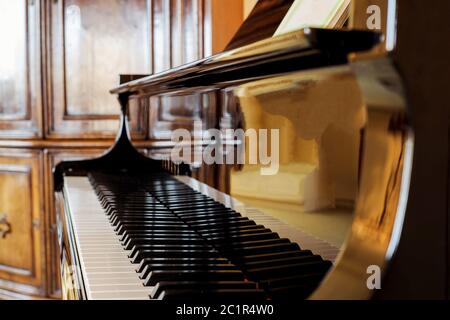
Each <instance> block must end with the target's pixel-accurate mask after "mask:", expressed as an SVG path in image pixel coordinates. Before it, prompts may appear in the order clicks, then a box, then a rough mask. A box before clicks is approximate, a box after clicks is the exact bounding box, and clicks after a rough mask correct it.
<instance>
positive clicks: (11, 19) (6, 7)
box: [0, 0, 43, 139]
mask: <svg viewBox="0 0 450 320" xmlns="http://www.w3.org/2000/svg"><path fill="white" fill-rule="evenodd" d="M41 3H42V1H40V0H35V1H29V0H19V1H8V0H1V1H0V11H1V14H2V18H1V19H0V42H1V43H2V44H8V45H2V48H1V50H2V52H1V55H0V139H1V138H3V139H12V138H16V139H26V138H40V137H42V134H43V133H42V103H41V102H42V101H41V69H40V57H41V55H40V50H41V49H40V28H41V20H40V10H41Z"/></svg>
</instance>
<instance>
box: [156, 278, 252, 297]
mask: <svg viewBox="0 0 450 320" xmlns="http://www.w3.org/2000/svg"><path fill="white" fill-rule="evenodd" d="M192 288H196V289H200V290H204V291H211V290H220V289H221V290H224V289H229V290H232V289H257V284H256V283H255V282H252V281H245V282H244V281H203V282H194V281H160V282H158V284H157V285H156V286H154V287H153V289H152V290H151V292H150V297H152V298H153V299H157V298H158V297H159V296H160V295H161V294H162V292H163V291H165V290H188V289H192Z"/></svg>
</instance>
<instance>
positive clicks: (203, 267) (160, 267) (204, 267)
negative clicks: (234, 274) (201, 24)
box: [139, 263, 238, 280]
mask: <svg viewBox="0 0 450 320" xmlns="http://www.w3.org/2000/svg"><path fill="white" fill-rule="evenodd" d="M183 270H196V271H226V270H238V268H237V267H236V266H235V265H233V264H229V263H228V264H214V263H213V264H202V263H186V264H169V263H161V264H147V265H146V266H145V267H144V270H143V271H142V272H141V274H140V276H139V278H140V279H142V280H145V279H147V277H148V275H149V273H150V272H152V271H183Z"/></svg>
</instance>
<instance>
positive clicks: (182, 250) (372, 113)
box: [54, 29, 412, 301]
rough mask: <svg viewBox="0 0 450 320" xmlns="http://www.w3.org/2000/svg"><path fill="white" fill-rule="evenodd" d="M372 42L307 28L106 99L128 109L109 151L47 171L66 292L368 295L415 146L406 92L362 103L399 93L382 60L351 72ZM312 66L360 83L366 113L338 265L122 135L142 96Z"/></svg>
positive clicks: (360, 34)
mask: <svg viewBox="0 0 450 320" xmlns="http://www.w3.org/2000/svg"><path fill="white" fill-rule="evenodd" d="M380 38H381V37H380V35H379V34H377V33H371V32H365V31H338V30H321V29H307V30H302V31H297V32H294V33H290V34H287V35H284V36H279V37H274V38H272V39H269V40H263V41H261V42H258V43H255V44H252V45H248V46H246V47H243V48H239V49H235V50H231V51H229V52H225V53H223V54H219V55H217V56H215V57H212V58H208V59H204V60H201V61H198V62H195V63H191V64H189V65H185V66H182V67H180V68H177V69H175V70H171V71H167V72H163V73H160V74H157V75H153V76H149V77H144V78H142V79H139V80H135V81H132V82H129V83H126V84H123V85H121V86H120V87H118V88H116V89H114V90H112V91H111V92H112V93H114V94H118V95H119V101H120V103H121V107H122V117H121V130H120V132H119V134H118V138H117V141H116V144H115V145H114V146H113V147H112V148H111V150H110V151H109V152H108V153H107V154H105V155H104V156H103V157H101V158H98V159H93V160H88V161H79V162H65V163H61V164H59V165H58V166H57V167H56V169H55V172H54V179H55V188H56V191H58V192H60V191H62V201H63V202H64V206H63V207H64V212H63V213H62V215H61V221H62V222H61V223H62V224H64V226H63V228H62V232H61V233H60V239H61V241H60V242H61V247H62V250H63V256H64V257H65V259H63V268H62V270H70V269H71V268H67V267H66V266H65V265H64V263H66V264H72V266H73V267H72V269H73V270H74V273H75V275H74V276H73V277H70V276H68V275H67V274H65V275H64V276H65V277H66V278H71V279H72V280H71V281H74V282H75V284H76V286H75V289H74V288H73V286H72V287H71V286H66V289H67V291H66V292H65V294H66V297H74V298H79V299H80V298H81V299H102V298H104V299H114V298H118V299H122V298H123V299H127V298H128V299H144V298H147V297H148V298H151V299H163V300H177V301H178V300H181V301H186V300H201V301H204V300H212V301H224V300H236V299H240V301H242V300H250V301H263V300H267V299H273V300H278V299H279V300H281V301H284V300H286V299H289V300H299V299H305V298H308V297H309V296H311V295H312V297H314V298H369V297H370V295H371V293H370V291H369V289H368V288H367V286H366V279H365V276H366V273H365V271H366V270H367V266H368V264H369V265H370V264H376V265H379V266H380V267H381V268H382V269H383V271H384V267H385V265H386V264H385V262H386V261H388V260H389V258H390V256H391V255H392V252H393V251H394V250H395V246H396V243H397V242H398V238H397V237H398V235H399V232H401V226H402V219H403V215H404V203H405V197H407V192H408V187H409V181H408V177H409V175H408V172H409V169H410V165H411V159H410V153H411V143H412V140H411V136H410V135H409V128H408V126H407V125H406V121H405V115H404V104H402V103H400V104H398V103H397V102H398V101H400V102H403V97H402V96H401V93H400V94H399V95H398V100H396V101H395V103H394V105H391V103H390V99H389V98H388V99H386V100H385V101H387V103H386V104H384V105H383V107H380V105H379V104H378V102H375V101H376V99H375V98H374V97H373V95H372V94H368V99H365V96H366V92H367V90H368V91H369V92H373V90H374V88H375V89H376V91H378V92H381V93H383V94H384V93H385V94H386V96H388V93H389V92H391V91H392V88H397V87H399V86H400V84H399V82H400V81H399V78H398V77H396V73H395V71H394V70H393V67H392V66H391V65H390V62H389V60H388V59H387V60H383V59H382V60H374V61H369V62H364V63H360V64H351V65H350V67H346V66H345V65H346V64H347V63H348V60H347V55H348V54H349V53H351V52H355V51H364V50H369V49H371V48H372V47H373V46H374V45H376V44H377V43H378V42H379V41H380ZM338 65H340V66H342V65H344V66H343V67H342V68H337V69H333V68H334V67H335V66H338ZM316 68H331V70H334V72H336V74H339V72H342V70H344V72H346V73H347V74H349V75H352V76H353V77H354V79H356V80H355V81H354V84H355V85H356V83H358V84H361V88H362V90H361V96H362V100H363V101H364V102H365V105H364V106H363V107H364V108H365V109H364V110H365V112H366V114H367V118H366V119H365V120H367V121H365V122H361V124H360V125H361V126H362V127H363V130H364V132H365V135H364V142H363V144H364V149H363V153H362V155H361V158H362V163H363V164H362V168H363V170H362V171H361V174H360V181H361V182H360V192H359V196H358V199H357V205H356V216H355V221H354V224H353V227H352V232H351V235H350V238H349V240H348V242H347V244H346V247H345V248H344V250H343V251H342V252H341V254H340V257H339V258H338V261H337V264H336V265H335V266H333V265H332V263H331V261H329V260H327V258H331V259H332V260H333V259H334V257H335V255H336V251H335V248H333V247H331V246H329V245H327V244H326V243H323V242H321V243H320V245H319V246H318V247H319V248H318V249H317V248H313V247H314V246H313V247H311V248H310V247H309V245H314V241H313V240H311V239H310V238H308V237H298V236H297V235H296V234H295V233H296V232H294V231H293V230H292V229H289V228H287V227H285V226H283V225H280V224H278V223H277V222H275V221H274V220H273V219H270V218H267V217H265V216H264V215H262V214H259V213H258V212H255V211H252V210H235V209H234V207H233V206H231V205H227V204H228V203H231V202H233V200H232V199H230V198H227V197H225V196H223V197H222V198H224V199H227V200H226V201H225V203H226V204H224V203H223V202H222V201H216V200H219V199H218V197H219V198H220V196H221V195H220V194H217V193H215V192H214V191H213V192H207V193H205V192H204V191H203V190H204V189H205V187H204V186H201V185H198V184H197V183H196V181H192V180H190V179H187V178H183V177H175V176H180V175H189V174H190V168H189V164H183V163H181V164H174V163H171V162H167V161H166V162H164V161H158V160H152V159H148V158H146V157H144V156H142V155H141V154H139V153H138V152H137V151H136V150H135V149H134V147H133V146H132V144H131V142H130V140H129V132H128V127H127V126H128V121H127V109H128V102H129V98H130V97H133V98H142V99H145V98H148V97H150V96H153V95H156V94H160V93H168V92H171V91H177V90H180V89H185V90H191V91H192V92H195V90H198V89H199V88H202V89H204V88H210V89H212V90H221V89H225V88H228V87H231V86H235V85H237V84H239V85H242V84H243V83H250V82H252V81H256V80H262V81H264V80H267V79H269V78H273V77H278V76H285V75H286V74H288V73H292V72H300V71H304V72H311V74H310V77H312V78H314V77H315V76H316V77H317V75H319V74H320V72H321V71H318V72H317V74H316V73H315V72H316V71H314V70H313V69H316ZM307 70H309V71H307ZM328 70H330V69H328ZM386 70H387V71H388V72H387V73H386V72H384V71H386ZM330 72H331V73H333V71H330ZM306 74H308V73H306ZM268 81H270V79H269V80H268ZM251 85H252V84H249V86H251ZM395 96H396V97H397V95H395ZM383 101H384V100H383ZM311 104H313V102H311ZM329 108H331V109H332V108H334V106H333V105H329ZM289 112H295V110H294V111H293V110H292V109H289ZM300 121H301V119H300ZM314 121H315V120H314ZM331 121H335V119H332V120H331ZM209 191H211V190H209ZM214 193H215V195H214ZM260 222H264V224H262V223H261V224H260ZM274 231H277V232H274ZM299 234H300V233H299ZM285 235H287V236H289V239H288V238H283V237H284V236H285ZM292 240H294V241H296V242H298V243H296V242H291V241H292ZM305 244H307V245H306V246H305ZM311 249H313V250H314V252H312V251H311ZM319 249H320V250H319ZM317 253H319V254H320V255H318V254H317ZM324 258H325V259H324ZM134 269H136V271H134ZM326 274H328V276H326V278H325V275H326ZM324 278H325V281H324V282H323V283H322V280H323V279H324ZM142 283H143V284H144V287H143V286H141V284H142Z"/></svg>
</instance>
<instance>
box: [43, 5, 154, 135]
mask: <svg viewBox="0 0 450 320" xmlns="http://www.w3.org/2000/svg"><path fill="white" fill-rule="evenodd" d="M150 4H151V3H150V2H149V1H147V0H133V1H126V2H124V1H122V0H111V1H85V0H60V1H51V2H49V3H48V7H47V13H48V20H47V23H48V28H49V32H50V35H51V37H49V41H50V43H49V48H50V49H51V51H50V52H49V57H50V58H51V60H50V61H51V63H50V64H48V74H49V78H48V84H47V85H48V87H49V88H50V94H49V99H48V106H47V123H46V124H47V126H46V134H47V136H48V137H51V138H64V137H65V138H73V137H80V138H107V137H113V136H114V135H115V132H116V131H117V129H118V123H119V122H118V114H119V110H120V109H119V105H118V103H117V101H116V99H115V97H113V96H111V95H110V94H109V93H108V90H109V89H110V88H111V87H112V86H114V85H115V84H117V83H118V81H119V74H124V73H126V74H136V73H152V56H151V54H152V52H151V38H150V34H151V20H150V19H151V15H150V14H149V12H150V10H151V7H150ZM131 110H132V112H131V118H132V119H139V118H140V116H141V114H139V113H138V111H137V110H139V109H134V108H132V109H131ZM133 111H134V112H133ZM132 128H133V131H134V132H133V133H134V136H136V137H139V136H141V138H142V137H144V136H145V132H141V131H140V129H142V128H140V127H138V126H133V127H132ZM144 131H145V128H144Z"/></svg>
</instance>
